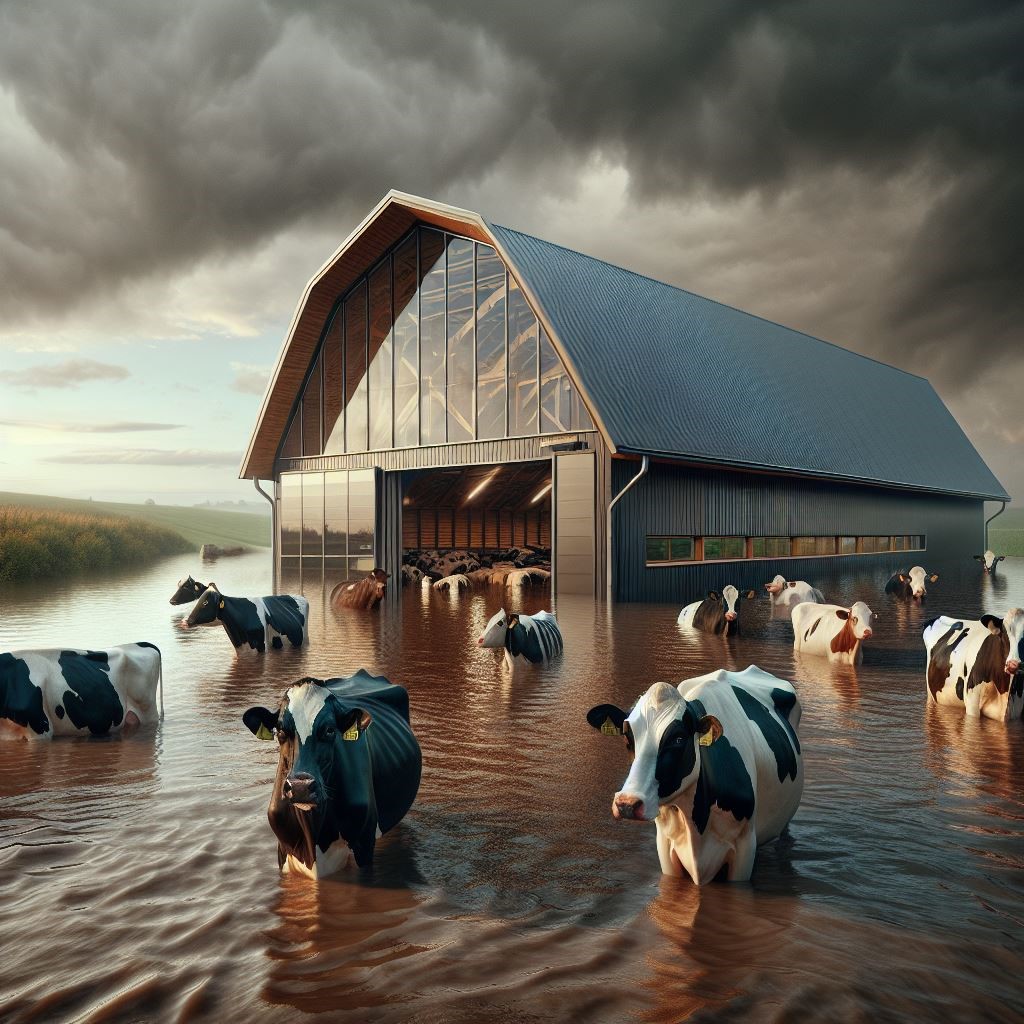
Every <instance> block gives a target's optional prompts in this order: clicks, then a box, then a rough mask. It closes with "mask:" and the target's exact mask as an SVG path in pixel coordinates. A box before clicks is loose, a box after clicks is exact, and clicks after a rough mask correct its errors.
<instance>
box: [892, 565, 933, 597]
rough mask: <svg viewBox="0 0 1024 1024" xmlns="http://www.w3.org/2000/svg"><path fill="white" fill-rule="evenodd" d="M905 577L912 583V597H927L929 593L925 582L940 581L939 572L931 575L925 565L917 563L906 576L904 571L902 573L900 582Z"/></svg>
mask: <svg viewBox="0 0 1024 1024" xmlns="http://www.w3.org/2000/svg"><path fill="white" fill-rule="evenodd" d="M904 579H906V580H907V582H908V583H909V584H910V595H911V597H925V596H926V595H927V594H928V588H927V587H926V586H925V582H928V583H938V582H939V576H938V573H934V572H933V573H932V574H931V575H930V576H929V575H928V573H927V572H926V571H925V569H924V566H921V565H915V566H914V567H913V568H912V569H911V570H910V572H908V573H907V574H906V576H905V577H904V574H903V573H900V582H901V583H902V582H903V581H904Z"/></svg>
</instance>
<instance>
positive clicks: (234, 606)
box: [181, 584, 309, 654]
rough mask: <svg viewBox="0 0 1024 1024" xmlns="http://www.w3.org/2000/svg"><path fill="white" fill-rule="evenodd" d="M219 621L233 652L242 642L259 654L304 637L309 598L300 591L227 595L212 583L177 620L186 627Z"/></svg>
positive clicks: (299, 641) (300, 641)
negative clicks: (279, 593) (285, 638)
mask: <svg viewBox="0 0 1024 1024" xmlns="http://www.w3.org/2000/svg"><path fill="white" fill-rule="evenodd" d="M218 622H219V623H220V624H221V625H222V626H223V627H224V631H225V632H226V633H227V635H228V639H229V640H230V641H231V643H232V644H234V647H235V653H236V654H237V653H238V652H239V650H240V649H241V648H242V646H243V645H244V644H248V645H249V646H250V647H252V648H254V649H255V650H257V651H259V652H260V654H263V652H264V651H266V649H267V647H275V648H280V647H283V646H284V643H283V641H282V640H281V637H282V636H285V637H287V638H288V640H289V641H290V642H291V645H292V647H301V646H302V644H303V643H304V641H305V640H306V637H307V623H308V622H309V601H307V600H306V599H305V598H304V597H302V596H301V595H294V594H281V595H280V596H278V597H228V596H227V595H226V594H222V593H221V592H220V591H219V590H218V589H217V588H216V587H215V586H214V585H213V584H210V586H209V587H207V588H206V590H205V591H203V594H202V596H201V597H200V598H199V600H198V601H197V602H196V606H195V608H193V609H192V611H191V612H189V614H188V616H187V617H186V618H184V619H182V620H181V624H182V625H183V626H185V627H186V628H191V627H192V626H215V625H216V624H217V623H218Z"/></svg>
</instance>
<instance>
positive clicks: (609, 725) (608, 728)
mask: <svg viewBox="0 0 1024 1024" xmlns="http://www.w3.org/2000/svg"><path fill="white" fill-rule="evenodd" d="M601 732H603V733H604V735H605V736H621V735H622V730H621V729H617V728H616V727H615V723H614V722H613V721H612V720H611V716H610V715H609V717H608V718H606V719H605V720H604V721H603V722H602V723H601Z"/></svg>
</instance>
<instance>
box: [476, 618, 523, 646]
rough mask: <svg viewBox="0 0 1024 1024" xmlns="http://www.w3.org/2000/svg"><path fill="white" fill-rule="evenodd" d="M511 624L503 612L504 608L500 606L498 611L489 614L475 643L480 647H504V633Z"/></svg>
mask: <svg viewBox="0 0 1024 1024" xmlns="http://www.w3.org/2000/svg"><path fill="white" fill-rule="evenodd" d="M513 617H514V616H513ZM511 625H512V623H511V622H509V616H508V615H507V614H506V613H505V609H504V608H502V609H501V611H500V612H495V613H494V614H493V615H492V616H491V619H490V621H489V622H488V623H487V625H486V626H484V631H483V633H481V635H480V639H479V640H477V643H478V644H479V645H480V646H481V647H504V646H505V634H506V633H507V632H508V629H509V626H511Z"/></svg>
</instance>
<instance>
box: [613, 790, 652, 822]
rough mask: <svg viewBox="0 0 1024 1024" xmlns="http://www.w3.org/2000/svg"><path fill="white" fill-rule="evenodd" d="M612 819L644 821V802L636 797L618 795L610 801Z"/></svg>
mask: <svg viewBox="0 0 1024 1024" xmlns="http://www.w3.org/2000/svg"><path fill="white" fill-rule="evenodd" d="M612 817H615V818H625V819H626V820H627V821H644V820H645V819H644V802H643V800H641V799H640V798H639V797H638V796H628V795H627V794H625V793H619V794H617V795H616V797H615V799H614V800H613V801H612Z"/></svg>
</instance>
